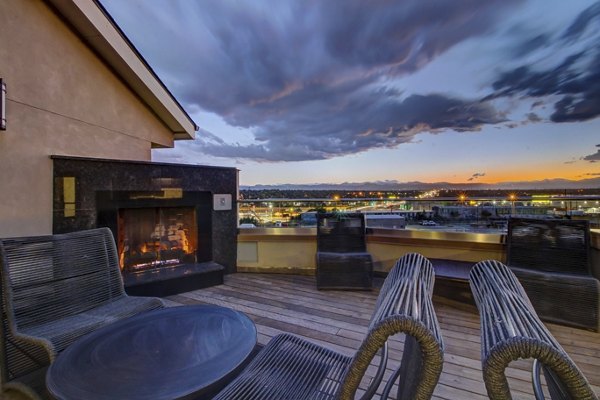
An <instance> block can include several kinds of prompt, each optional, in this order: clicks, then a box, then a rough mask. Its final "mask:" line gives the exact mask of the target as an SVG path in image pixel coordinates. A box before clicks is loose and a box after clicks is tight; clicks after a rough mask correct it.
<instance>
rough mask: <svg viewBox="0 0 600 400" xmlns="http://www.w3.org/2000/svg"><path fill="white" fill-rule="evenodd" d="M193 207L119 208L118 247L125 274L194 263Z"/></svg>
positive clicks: (196, 242)
mask: <svg viewBox="0 0 600 400" xmlns="http://www.w3.org/2000/svg"><path fill="white" fill-rule="evenodd" d="M196 221H197V219H196V209H195V207H150V208H130V209H120V210H119V215H118V226H117V229H118V232H119V235H118V238H119V240H118V244H117V246H118V250H119V262H120V265H121V269H122V270H123V272H125V273H129V272H140V271H145V270H148V269H153V268H164V267H170V266H176V265H181V264H189V263H195V262H196V251H197V249H198V227H197V225H196Z"/></svg>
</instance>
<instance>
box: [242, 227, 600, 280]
mask: <svg viewBox="0 0 600 400" xmlns="http://www.w3.org/2000/svg"><path fill="white" fill-rule="evenodd" d="M316 234H317V231H316V228H252V229H239V230H238V236H237V241H238V261H237V266H238V271H240V272H243V271H256V272H273V273H299V274H307V275H312V274H314V271H315V267H316V264H315V261H316V260H315V255H316V251H317V238H316ZM591 237H592V240H591V242H592V265H593V267H592V268H593V273H594V275H595V276H596V277H599V276H600V229H592V235H591ZM504 243H505V236H504V235H501V234H481V233H463V232H440V231H413V230H393V229H368V231H367V251H369V252H370V253H371V254H372V256H373V261H374V267H375V270H376V271H379V272H387V271H388V270H389V269H390V268H391V267H392V265H393V263H394V262H395V261H396V260H397V259H398V258H399V257H401V256H402V255H404V254H406V253H408V252H420V253H421V254H423V255H424V256H426V257H429V258H443V259H449V260H455V261H469V262H473V263H476V262H478V261H482V260H486V259H495V260H499V261H503V262H504V261H506V246H505V244H504Z"/></svg>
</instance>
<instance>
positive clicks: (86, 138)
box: [0, 0, 173, 237]
mask: <svg viewBox="0 0 600 400" xmlns="http://www.w3.org/2000/svg"><path fill="white" fill-rule="evenodd" d="M0 77H1V78H3V79H4V80H5V82H6V85H7V99H8V101H7V106H6V108H7V130H6V131H0V191H1V200H0V237H9V236H26V235H37V234H48V233H51V231H52V161H51V160H50V155H68V156H81V157H94V158H108V159H124V160H146V161H149V160H150V149H151V147H153V146H168V147H172V146H173V133H172V132H171V131H170V130H169V129H168V128H167V127H166V126H165V125H164V124H162V122H161V121H160V120H159V119H158V118H156V116H155V115H154V114H153V113H152V111H150V109H149V108H147V107H146V106H145V105H144V104H143V103H142V102H141V101H140V99H139V98H138V97H136V95H135V94H133V92H131V91H130V90H129V89H128V88H127V86H126V85H125V84H124V83H123V82H122V81H121V80H120V79H119V78H118V77H117V76H116V75H115V74H114V73H113V72H112V71H111V70H110V69H109V67H108V66H107V65H106V64H104V63H103V62H102V61H101V60H100V59H99V58H98V57H97V56H96V55H95V54H94V53H93V52H92V51H91V50H90V49H89V48H88V47H87V46H86V44H85V43H83V42H82V41H81V40H80V39H79V38H78V36H77V35H76V34H75V33H74V32H73V31H71V30H70V28H69V27H68V26H67V25H65V23H64V22H63V21H62V20H61V18H60V17H59V16H57V15H56V14H55V13H54V12H53V10H52V9H51V8H50V7H49V6H47V5H46V3H44V2H43V1H41V0H2V1H0Z"/></svg>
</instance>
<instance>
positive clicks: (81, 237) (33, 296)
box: [0, 228, 164, 397]
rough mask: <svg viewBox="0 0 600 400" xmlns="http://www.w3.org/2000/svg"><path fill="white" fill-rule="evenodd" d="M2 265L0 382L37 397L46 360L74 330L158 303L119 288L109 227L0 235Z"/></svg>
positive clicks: (84, 329) (82, 330) (95, 326)
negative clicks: (1, 237) (50, 232)
mask: <svg viewBox="0 0 600 400" xmlns="http://www.w3.org/2000/svg"><path fill="white" fill-rule="evenodd" d="M0 266H1V268H2V269H1V271H2V285H1V286H0V300H1V301H2V311H3V312H2V329H1V330H0V339H1V343H0V372H1V373H0V390H5V389H10V388H12V389H16V390H19V391H21V392H24V393H26V394H28V395H29V396H31V397H36V396H37V394H36V391H37V392H38V393H43V391H44V385H43V379H42V380H41V382H40V377H41V378H43V370H44V367H47V366H48V365H49V364H50V363H51V362H52V361H53V360H54V359H55V357H56V355H57V354H58V353H59V352H60V351H62V350H64V349H65V348H66V347H67V346H69V345H70V344H71V343H73V342H74V341H75V340H77V339H78V338H79V337H81V336H83V335H85V334H87V333H89V332H92V331H93V330H95V329H98V328H100V327H102V326H104V325H107V324H109V323H111V322H113V321H117V320H120V319H123V318H127V317H130V316H132V315H135V314H137V313H140V312H142V311H146V310H151V309H157V308H162V307H163V306H164V304H163V302H162V300H160V299H158V298H150V297H130V296H128V295H126V294H125V291H124V288H123V281H122V278H121V273H120V270H119V265H118V257H117V251H116V247H115V242H114V239H113V236H112V233H111V231H110V230H109V229H108V228H101V229H94V230H88V231H80V232H74V233H67V234H62V235H49V236H37V237H27V238H12V239H0ZM30 385H33V386H35V389H36V390H35V391H34V390H32V388H31V387H30ZM0 397H1V396H0Z"/></svg>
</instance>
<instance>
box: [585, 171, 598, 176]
mask: <svg viewBox="0 0 600 400" xmlns="http://www.w3.org/2000/svg"><path fill="white" fill-rule="evenodd" d="M583 176H600V172H588V173H586V174H583Z"/></svg>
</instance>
